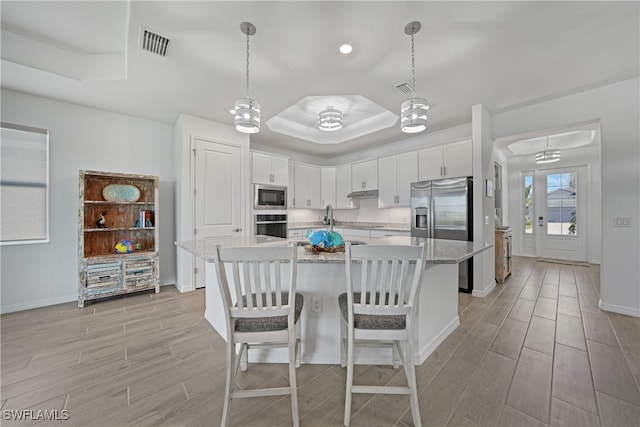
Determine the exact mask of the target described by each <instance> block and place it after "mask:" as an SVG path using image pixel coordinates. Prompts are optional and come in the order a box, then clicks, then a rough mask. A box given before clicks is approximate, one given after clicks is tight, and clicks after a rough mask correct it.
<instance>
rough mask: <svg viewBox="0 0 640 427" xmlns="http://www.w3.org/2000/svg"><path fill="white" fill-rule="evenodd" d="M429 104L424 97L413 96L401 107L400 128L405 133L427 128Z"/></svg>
mask: <svg viewBox="0 0 640 427" xmlns="http://www.w3.org/2000/svg"><path fill="white" fill-rule="evenodd" d="M427 110H429V104H428V103H427V100H426V99H424V98H411V99H407V100H406V101H404V102H403V103H402V106H401V107H400V129H401V130H402V132H404V133H417V132H422V131H423V130H425V129H426V128H427V118H428V117H427Z"/></svg>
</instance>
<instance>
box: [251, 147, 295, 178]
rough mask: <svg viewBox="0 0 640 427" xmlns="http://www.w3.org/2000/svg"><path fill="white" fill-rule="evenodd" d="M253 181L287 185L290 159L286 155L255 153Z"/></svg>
mask: <svg viewBox="0 0 640 427" xmlns="http://www.w3.org/2000/svg"><path fill="white" fill-rule="evenodd" d="M253 183H254V184H271V185H282V186H287V185H288V184H289V160H288V159H287V158H285V157H277V156H270V155H267V154H262V153H256V152H254V153H253Z"/></svg>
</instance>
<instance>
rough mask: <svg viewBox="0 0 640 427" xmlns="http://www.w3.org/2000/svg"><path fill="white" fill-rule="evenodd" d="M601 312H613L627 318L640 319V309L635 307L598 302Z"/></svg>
mask: <svg viewBox="0 0 640 427" xmlns="http://www.w3.org/2000/svg"><path fill="white" fill-rule="evenodd" d="M598 307H599V308H600V310H604V311H611V312H613V313H618V314H624V315H626V316H633V317H640V309H638V308H633V307H624V306H622V305H615V304H607V303H604V302H602V300H598Z"/></svg>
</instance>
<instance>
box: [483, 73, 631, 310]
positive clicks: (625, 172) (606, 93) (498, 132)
mask: <svg viewBox="0 0 640 427" xmlns="http://www.w3.org/2000/svg"><path fill="white" fill-rule="evenodd" d="M639 117H640V79H639V78H637V77H636V78H633V79H629V80H625V81H622V82H618V83H614V84H611V85H607V86H603V87H600V88H596V89H591V90H586V91H583V92H580V93H575V94H572V95H568V96H565V97H561V98H557V99H554V100H550V101H545V102H541V103H538V104H535V105H530V106H526V107H522V108H518V109H516V110H513V111H507V112H504V113H500V114H496V115H494V116H493V136H494V138H499V137H504V136H508V135H516V134H521V133H525V132H533V131H536V130H538V129H548V128H555V127H562V126H566V125H567V124H573V123H581V122H587V121H594V120H599V121H600V123H601V134H600V138H601V156H600V158H601V165H602V171H601V179H602V262H601V268H600V281H601V285H600V298H601V308H603V309H605V310H609V311H615V312H618V313H623V314H628V315H633V316H639V317H640V284H639V282H638V280H639V279H638V278H639V277H640V263H639V262H638V260H639V259H640V227H639V225H640V191H639V190H638V189H639V188H640V127H639V126H638V123H639V119H638V118H639ZM620 216H622V217H629V218H631V227H630V228H615V227H613V224H614V217H620Z"/></svg>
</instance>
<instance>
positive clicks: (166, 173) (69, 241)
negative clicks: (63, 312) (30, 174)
mask: <svg viewBox="0 0 640 427" xmlns="http://www.w3.org/2000/svg"><path fill="white" fill-rule="evenodd" d="M2 121H3V122H9V123H15V124H20V125H26V126H34V127H38V128H43V129H48V130H49V151H50V153H49V155H50V176H49V182H50V219H49V220H50V229H51V231H50V233H51V234H50V242H49V243H47V244H38V245H19V246H2V247H1V248H0V254H1V266H2V272H1V278H2V282H1V283H2V286H1V287H2V289H1V303H0V306H1V310H2V312H3V313H4V312H9V311H16V310H24V309H28V308H33V307H39V306H45V305H51V304H57V303H61V302H68V301H74V300H77V298H78V170H80V169H85V170H97V171H111V172H123V173H138V174H144V175H157V176H159V178H160V215H161V217H162V229H161V230H160V282H161V284H173V283H175V271H176V267H175V251H176V250H175V247H174V244H173V242H174V240H175V215H174V209H173V207H174V205H175V196H174V187H175V184H174V181H175V176H174V172H173V171H174V166H173V151H172V144H173V138H172V136H173V128H172V126H171V125H169V124H166V123H159V122H154V121H149V120H143V119H138V118H133V117H130V116H124V115H120V114H116V113H111V112H106V111H101V110H96V109H92V108H87V107H82V106H79V105H75V104H69V103H64V102H60V101H55V100H52V99H48V98H41V97H36V96H32V95H27V94H24V93H21V92H14V91H10V90H6V89H2Z"/></svg>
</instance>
